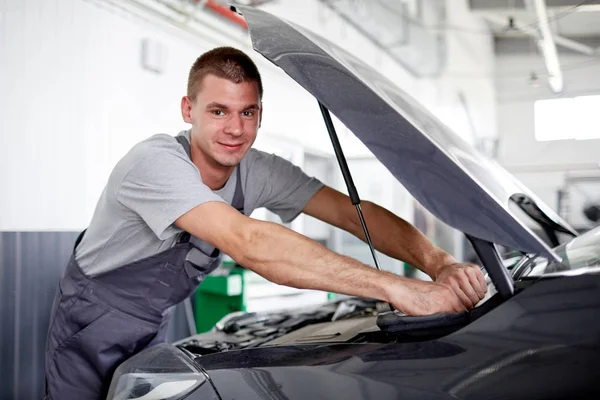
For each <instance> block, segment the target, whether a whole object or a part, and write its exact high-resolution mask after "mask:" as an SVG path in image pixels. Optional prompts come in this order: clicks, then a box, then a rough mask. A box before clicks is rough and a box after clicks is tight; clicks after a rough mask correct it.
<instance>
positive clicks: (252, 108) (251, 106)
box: [243, 104, 258, 111]
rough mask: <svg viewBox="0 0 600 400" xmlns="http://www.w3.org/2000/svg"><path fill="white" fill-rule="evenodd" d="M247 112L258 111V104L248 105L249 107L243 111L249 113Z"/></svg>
mask: <svg viewBox="0 0 600 400" xmlns="http://www.w3.org/2000/svg"><path fill="white" fill-rule="evenodd" d="M249 110H258V104H250V105H249V106H246V107H244V110H243V111H249Z"/></svg>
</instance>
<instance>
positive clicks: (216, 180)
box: [191, 146, 235, 190]
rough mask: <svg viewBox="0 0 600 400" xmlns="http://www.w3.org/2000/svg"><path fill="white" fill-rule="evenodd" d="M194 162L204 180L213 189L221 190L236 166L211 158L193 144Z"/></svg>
mask: <svg viewBox="0 0 600 400" xmlns="http://www.w3.org/2000/svg"><path fill="white" fill-rule="evenodd" d="M191 152H192V162H193V163H194V165H195V166H196V168H198V171H200V176H201V177H202V182H203V183H204V184H205V185H206V186H208V187H209V188H210V189H211V190H219V189H222V188H223V186H225V183H227V180H228V179H229V177H230V176H231V174H232V173H233V171H234V170H235V167H225V166H223V165H220V164H217V163H216V162H215V161H213V160H209V159H208V158H207V157H206V156H205V155H204V154H203V153H202V151H200V149H198V148H196V147H195V146H191Z"/></svg>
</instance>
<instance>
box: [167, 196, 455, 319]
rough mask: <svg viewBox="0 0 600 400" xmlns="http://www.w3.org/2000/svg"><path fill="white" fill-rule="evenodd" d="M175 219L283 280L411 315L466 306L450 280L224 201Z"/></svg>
mask: <svg viewBox="0 0 600 400" xmlns="http://www.w3.org/2000/svg"><path fill="white" fill-rule="evenodd" d="M175 224H176V225H177V226H178V227H179V228H181V229H184V230H186V231H187V232H189V233H191V234H192V235H194V236H196V237H198V238H200V239H201V240H204V241H206V242H207V243H210V244H212V245H213V246H215V247H217V248H219V249H221V250H222V251H224V252H225V253H226V254H228V255H229V256H231V257H232V258H233V259H234V260H236V261H237V262H238V263H240V264H242V265H244V266H245V267H247V268H249V269H251V270H253V271H254V272H256V273H258V274H259V275H261V276H263V277H265V278H266V279H268V280H270V281H272V282H275V283H278V284H281V285H287V286H293V287H297V288H303V289H317V290H324V291H332V292H337V293H344V294H348V295H353V296H362V297H368V298H375V299H380V300H383V301H387V302H390V303H391V304H392V305H393V306H394V307H396V308H397V309H399V310H401V311H403V312H405V313H407V314H411V315H427V314H433V313H437V312H458V311H462V310H464V308H465V307H464V305H463V304H462V303H461V302H460V300H459V299H458V298H457V297H456V295H455V294H454V292H453V291H452V289H450V288H449V287H447V286H445V285H442V284H438V283H433V282H422V281H416V280H411V279H407V278H403V277H400V276H397V275H394V274H391V273H388V272H381V271H377V270H375V269H373V268H371V267H369V266H366V265H364V264H362V263H360V262H358V261H356V260H354V259H352V258H349V257H344V256H341V255H339V254H336V253H334V252H332V251H330V250H329V249H327V248H326V247H324V246H321V245H320V244H318V243H317V242H315V241H313V240H311V239H309V238H307V237H305V236H302V235H300V234H298V233H296V232H294V231H292V230H290V229H287V228H285V227H284V226H281V225H278V224H275V223H271V222H264V221H259V220H255V219H251V218H248V217H246V216H244V215H242V214H240V213H239V212H237V211H236V210H234V209H233V208H232V207H231V206H229V205H227V204H224V203H220V202H207V203H204V204H201V205H199V206H197V207H195V208H193V209H192V210H190V211H188V212H187V213H185V214H184V215H183V216H181V217H180V218H178V219H177V220H176V221H175Z"/></svg>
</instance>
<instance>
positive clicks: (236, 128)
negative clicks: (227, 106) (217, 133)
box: [225, 115, 243, 136]
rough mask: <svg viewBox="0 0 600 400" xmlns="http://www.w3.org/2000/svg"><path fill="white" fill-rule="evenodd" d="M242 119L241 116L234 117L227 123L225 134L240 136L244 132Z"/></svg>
mask: <svg viewBox="0 0 600 400" xmlns="http://www.w3.org/2000/svg"><path fill="white" fill-rule="evenodd" d="M242 127H243V123H242V118H241V116H239V115H232V116H231V117H230V118H229V120H228V121H227V126H226V127H225V132H226V133H229V134H231V135H235V136H239V135H241V134H242V132H243V128H242Z"/></svg>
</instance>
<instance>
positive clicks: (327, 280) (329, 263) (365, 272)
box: [236, 221, 406, 301]
mask: <svg viewBox="0 0 600 400" xmlns="http://www.w3.org/2000/svg"><path fill="white" fill-rule="evenodd" d="M251 230H252V232H251V233H250V234H249V235H248V241H247V243H246V245H245V246H244V247H245V250H244V251H243V252H241V253H240V255H239V257H240V259H238V260H236V261H238V262H239V263H240V264H242V265H244V266H246V267H247V268H249V269H251V270H253V271H255V272H256V273H258V274H259V275H261V276H263V277H265V278H266V279H268V280H270V281H273V282H275V283H278V284H281V285H286V286H293V287H296V288H301V289H317V290H324V291H333V292H337V293H343V294H348V295H353V296H362V297H369V298H375V299H379V300H383V301H389V300H390V296H389V288H390V287H391V286H392V285H393V286H394V290H395V291H396V293H394V295H395V296H396V295H397V294H398V293H397V291H398V289H399V286H400V287H402V282H404V281H405V280H406V279H405V278H402V277H398V276H396V275H394V274H391V273H387V272H383V273H382V272H379V271H377V270H375V269H373V268H371V267H369V266H366V265H364V264H362V263H360V262H359V261H357V260H354V259H352V258H350V257H345V256H342V255H339V254H336V253H334V252H332V251H330V250H329V249H327V248H326V247H324V246H321V245H320V244H319V243H317V242H315V241H314V240H311V239H309V238H307V237H305V236H302V235H300V234H298V233H296V232H294V231H292V230H289V229H287V228H285V227H283V226H280V225H278V224H274V223H269V222H262V221H256V222H255V223H253V224H252V228H251ZM399 284H400V285H399ZM400 290H401V289H400Z"/></svg>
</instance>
